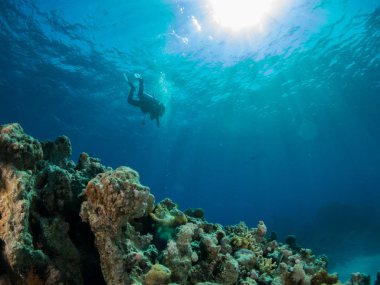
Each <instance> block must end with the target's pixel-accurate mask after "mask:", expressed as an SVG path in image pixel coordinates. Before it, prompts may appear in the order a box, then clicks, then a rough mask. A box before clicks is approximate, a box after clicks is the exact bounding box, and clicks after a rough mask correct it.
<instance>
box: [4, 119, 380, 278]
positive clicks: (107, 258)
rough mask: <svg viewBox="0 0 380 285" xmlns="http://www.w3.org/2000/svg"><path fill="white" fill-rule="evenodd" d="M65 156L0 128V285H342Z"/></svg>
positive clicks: (258, 238)
mask: <svg viewBox="0 0 380 285" xmlns="http://www.w3.org/2000/svg"><path fill="white" fill-rule="evenodd" d="M70 156H71V144H70V141H69V139H68V138H67V137H65V136H61V137H59V138H57V139H56V140H55V141H52V142H42V143H40V142H39V141H37V140H36V139H34V138H32V137H30V136H29V135H27V134H25V133H24V131H23V129H22V128H21V126H20V125H18V124H9V125H4V126H0V284H16V285H19V284H20V285H21V284H33V285H35V284H48V285H49V284H51V285H53V284H92V285H94V284H102V285H103V284H110V285H119V284H126V285H129V284H148V285H162V284H181V285H187V284H226V285H227V284H231V285H233V284H242V285H248V284H261V285H266V284H268V285H269V284H273V285H322V284H326V285H334V284H336V285H338V284H341V283H339V280H338V276H337V275H336V274H329V273H328V272H327V259H326V258H325V257H324V256H315V255H314V254H313V253H312V251H311V250H310V249H305V248H301V247H300V246H298V245H297V244H296V240H295V238H288V239H287V243H285V244H283V243H280V242H278V241H277V240H276V238H275V236H274V235H271V237H270V238H267V227H266V225H265V223H264V222H263V221H259V223H258V224H257V227H256V228H249V227H247V225H245V224H244V223H240V224H238V225H234V226H229V227H224V226H222V225H219V224H212V223H208V222H207V221H206V220H205V219H204V215H203V210H201V209H195V210H188V211H184V212H182V211H181V210H179V208H178V205H177V204H175V203H174V202H172V201H171V200H170V199H168V198H167V199H164V200H163V201H161V202H159V203H157V204H156V205H155V204H154V196H153V195H152V194H151V193H150V189H149V188H148V187H146V186H143V185H141V184H140V178H139V174H138V173H137V172H136V171H134V170H133V169H131V168H129V167H119V168H117V169H111V168H109V167H105V166H103V165H102V164H101V162H100V160H99V159H96V158H92V157H90V156H89V155H88V154H87V153H82V154H81V155H80V157H79V159H78V163H74V162H73V161H71V160H70ZM377 283H379V282H378V281H377ZM377 283H376V284H377ZM346 284H349V285H354V284H355V285H356V284H369V277H368V276H366V275H362V274H359V273H357V274H353V275H352V278H351V280H350V281H348V283H346Z"/></svg>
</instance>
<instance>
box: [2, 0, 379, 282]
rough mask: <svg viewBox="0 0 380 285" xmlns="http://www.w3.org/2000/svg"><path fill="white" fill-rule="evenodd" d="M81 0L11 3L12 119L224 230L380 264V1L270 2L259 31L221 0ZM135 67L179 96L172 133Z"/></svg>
mask: <svg viewBox="0 0 380 285" xmlns="http://www.w3.org/2000/svg"><path fill="white" fill-rule="evenodd" d="M252 1H253V0H252ZM78 2H79V1H73V0H70V1H43V0H35V1H32V0H29V1H27V0H24V1H22V0H2V1H0V123H9V122H19V123H20V124H21V125H22V126H23V128H24V130H25V131H26V132H27V133H29V134H31V135H32V136H34V137H36V138H38V139H40V140H47V139H55V137H57V136H59V135H62V134H65V135H67V136H69V137H70V139H71V142H72V146H73V159H74V160H76V159H77V158H78V155H79V154H80V153H81V152H82V151H85V152H87V153H89V154H90V155H91V156H94V157H99V158H101V159H102V162H103V164H106V165H109V166H112V167H117V166H120V165H128V166H130V167H132V168H134V169H136V170H137V171H138V172H139V173H140V176H141V181H142V183H143V184H144V185H147V186H149V187H150V188H151V190H152V192H153V194H154V195H155V197H156V200H157V201H158V200H161V199H162V198H164V197H171V198H172V199H173V200H174V201H176V202H178V203H179V205H180V207H181V209H186V208H189V207H194V208H195V207H202V208H204V209H205V212H206V218H207V219H208V220H210V221H212V222H218V223H222V224H232V223H237V222H239V221H241V220H244V221H246V223H247V224H248V225H249V226H255V225H256V223H257V221H258V220H261V219H263V220H264V221H265V222H266V224H267V226H268V228H269V230H273V231H275V232H277V233H278V235H279V238H280V240H281V239H282V240H283V239H284V238H285V237H286V235H287V234H296V236H297V237H298V241H299V243H300V244H301V245H303V246H307V247H311V248H313V249H314V250H315V251H316V252H318V253H327V254H328V255H329V256H330V261H331V267H330V268H331V270H335V269H337V270H340V274H341V275H342V276H344V277H346V276H347V275H345V274H347V273H348V272H349V271H350V270H355V271H357V270H364V271H366V272H368V273H371V274H373V273H374V272H375V270H380V238H379V236H380V209H379V205H380V204H379V201H380V186H379V185H380V181H379V180H380V150H379V145H380V111H379V108H380V3H379V1H378V0H367V1H358V0H345V1H341V0H337V1H327V0H326V1H324V0H321V1H306V0H292V1H290V0H289V1H284V0H283V1H281V3H282V4H281V5H283V6H281V7H280V8H279V9H277V10H276V5H280V4H276V1H274V0H273V1H269V2H268V1H267V2H268V3H272V6H273V7H272V8H273V10H271V12H267V16H265V18H263V19H261V20H262V22H261V25H260V27H259V28H257V27H256V28H250V29H246V30H243V31H231V30H229V29H227V28H225V27H223V26H221V25H218V23H216V22H215V21H214V19H213V17H212V16H211V15H210V12H209V11H210V4H207V3H208V2H207V1H206V0H204V1H200V0H194V1H186V0H178V1H174V0H140V1H130V0H124V1H121V0H110V1H106V3H105V1H94V0H92V1H90V0H84V1H80V3H79V4H78ZM272 8H271V9H272ZM274 11H275V12H274ZM272 12H273V13H272ZM252 15H256V16H255V17H257V18H259V17H258V16H257V14H254V13H253V12H252ZM259 20H260V19H259ZM259 20H258V21H259ZM125 71H132V72H140V73H141V74H142V75H143V76H144V79H145V87H146V90H148V91H149V92H151V93H154V94H155V96H156V97H157V98H159V99H160V100H162V101H163V102H164V103H165V105H166V113H165V115H164V117H163V118H162V121H161V127H160V128H157V127H156V125H155V123H154V122H153V121H150V120H149V118H147V120H146V123H145V125H143V124H142V121H143V114H142V113H141V112H140V111H139V110H138V109H137V108H135V107H133V106H131V105H129V104H128V103H127V99H126V98H127V94H128V92H129V87H128V84H127V83H126V82H125V81H124V78H123V75H122V74H123V72H125ZM373 260H375V261H373Z"/></svg>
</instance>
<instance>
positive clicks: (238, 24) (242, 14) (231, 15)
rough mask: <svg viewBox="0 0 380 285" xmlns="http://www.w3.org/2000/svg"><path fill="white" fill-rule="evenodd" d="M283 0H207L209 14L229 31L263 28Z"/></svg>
mask: <svg viewBox="0 0 380 285" xmlns="http://www.w3.org/2000/svg"><path fill="white" fill-rule="evenodd" d="M284 1H285V0H209V8H210V12H211V15H212V17H213V19H214V20H215V22H216V23H218V24H219V25H220V26H222V27H224V28H227V29H230V30H231V31H241V30H243V29H258V30H260V29H263V27H264V26H265V24H266V23H267V22H268V20H270V19H271V18H272V17H274V16H275V15H276V14H277V12H278V11H279V9H281V6H283V3H281V2H284Z"/></svg>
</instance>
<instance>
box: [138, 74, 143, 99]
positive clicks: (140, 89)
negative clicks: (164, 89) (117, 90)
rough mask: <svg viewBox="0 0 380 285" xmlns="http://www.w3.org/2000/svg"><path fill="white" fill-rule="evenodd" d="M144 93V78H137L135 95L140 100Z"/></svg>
mask: <svg viewBox="0 0 380 285" xmlns="http://www.w3.org/2000/svg"><path fill="white" fill-rule="evenodd" d="M143 95H144V80H143V79H142V78H139V92H138V93H137V96H138V97H139V99H140V100H141V99H142V97H143Z"/></svg>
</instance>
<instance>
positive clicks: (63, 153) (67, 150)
mask: <svg viewBox="0 0 380 285" xmlns="http://www.w3.org/2000/svg"><path fill="white" fill-rule="evenodd" d="M42 149H43V153H44V160H46V161H49V162H50V163H52V164H55V165H57V166H60V167H63V168H64V167H66V165H67V163H68V160H69V158H70V156H71V143H70V140H69V138H68V137H66V136H60V137H58V138H57V139H56V140H55V141H54V142H51V141H47V142H43V143H42Z"/></svg>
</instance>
